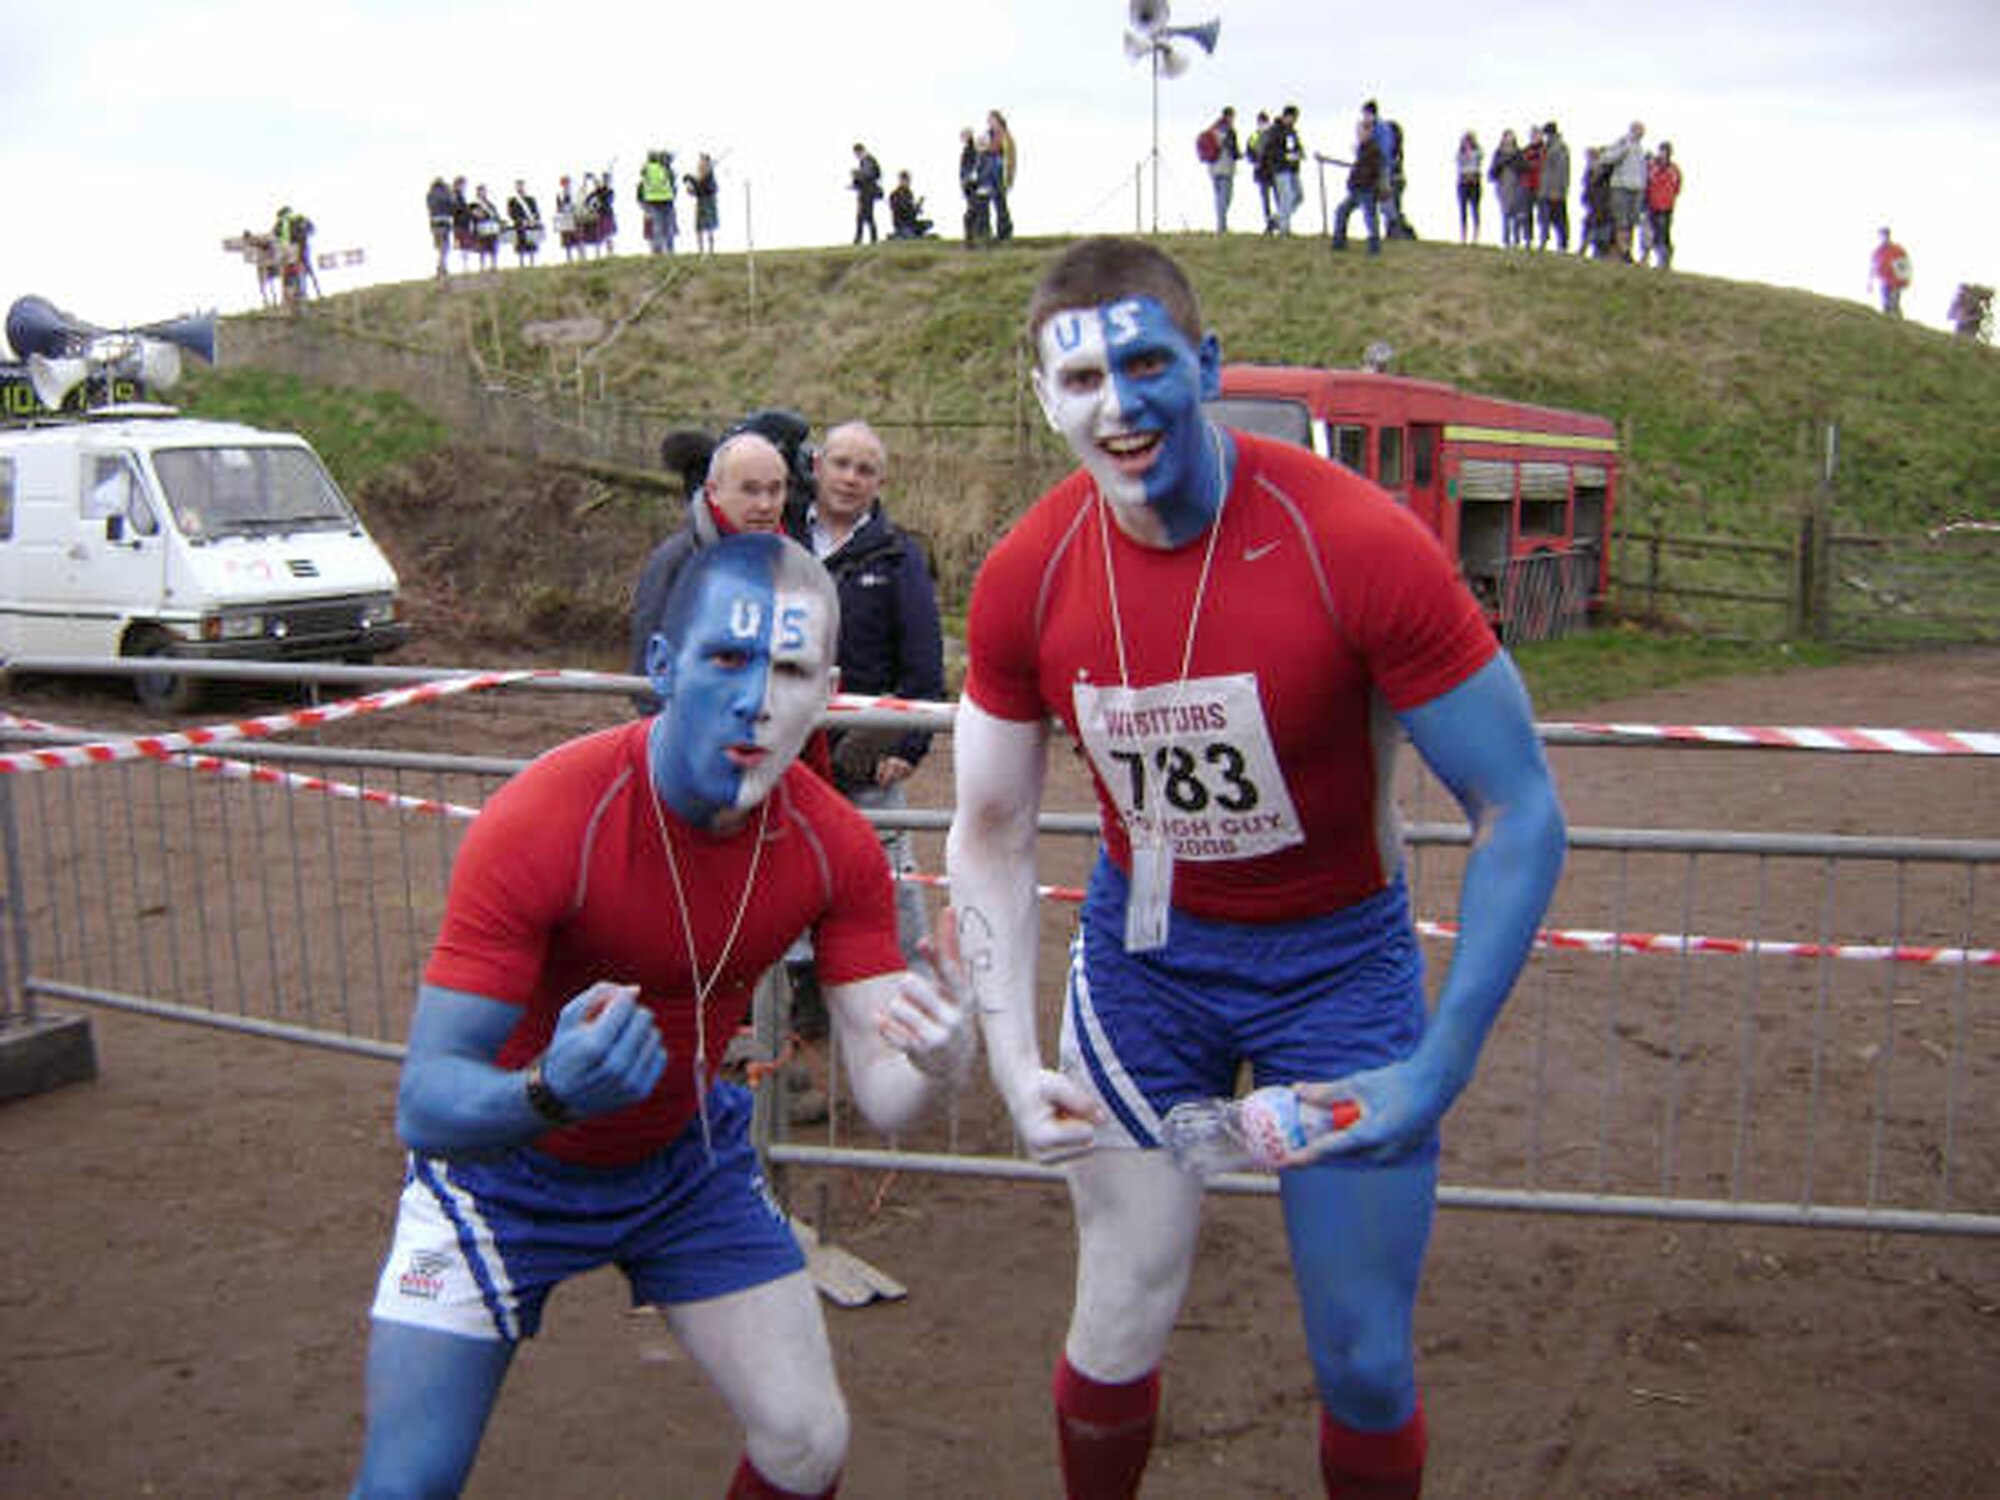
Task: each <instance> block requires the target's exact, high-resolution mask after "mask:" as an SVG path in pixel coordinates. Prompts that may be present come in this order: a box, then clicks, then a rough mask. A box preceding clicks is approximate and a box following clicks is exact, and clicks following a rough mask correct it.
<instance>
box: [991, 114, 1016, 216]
mask: <svg viewBox="0 0 2000 1500" xmlns="http://www.w3.org/2000/svg"><path fill="white" fill-rule="evenodd" d="M986 142H987V149H988V150H989V151H991V152H992V153H993V156H994V157H995V159H996V161H997V162H998V170H997V171H996V172H995V173H994V174H993V238H994V239H995V240H999V241H1006V240H1011V239H1012V238H1014V215H1013V213H1012V211H1011V210H1010V209H1009V208H1008V207H1007V200H1008V199H1009V198H1010V197H1012V196H1013V192H1014V169H1015V168H1016V167H1017V166H1019V165H1020V162H1019V151H1018V149H1017V148H1016V146H1015V144H1014V132H1013V131H1012V130H1010V129H1009V128H1008V126H1007V117H1006V116H1005V115H1003V114H1001V113H1000V111H999V110H997V109H989V110H988V111H986Z"/></svg>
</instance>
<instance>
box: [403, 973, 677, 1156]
mask: <svg viewBox="0 0 2000 1500" xmlns="http://www.w3.org/2000/svg"><path fill="white" fill-rule="evenodd" d="M520 1019H521V1012H520V1008H519V1007H518V1006H513V1005H507V1004H504V1003H502V1002H501V1001H498V1000H490V999H488V998H486V997H485V996H484V995H474V994H469V993H467V992H466V991H464V990H448V989H444V988H441V987H439V986H437V985H430V984H427V985H425V986H424V987H423V988H422V989H421V990H420V991H418V995H417V1013H416V1016H415V1017H414V1018H413V1019H412V1020H411V1022H410V1040H409V1046H408V1050H407V1052H406V1055H405V1056H404V1059H403V1076H402V1082H401V1084H400V1086H399V1087H398V1090H397V1095H396V1132H397V1134H398V1135H400V1136H401V1137H402V1138H403V1141H404V1144H406V1145H407V1146H409V1148H410V1149H411V1150H413V1151H417V1152H421V1153H423V1154H425V1155H429V1156H451V1155H454V1154H457V1153H460V1152H471V1151H491V1150H495V1149H498V1148H501V1147H506V1146H518V1145H524V1144H526V1143H528V1142H530V1141H533V1140H535V1139H536V1138H537V1137H539V1136H542V1135H545V1134H547V1133H548V1131H549V1129H550V1124H549V1121H548V1120H546V1119H544V1118H543V1117H542V1115H541V1114H539V1113H538V1112H537V1111H536V1110H535V1108H534V1107H533V1106H532V1105H531V1104H529V1103H528V1094H527V1080H526V1077H525V1074H524V1073H522V1072H519V1071H516V1070H514V1069H511V1068H501V1067H498V1066H496V1065H495V1064H494V1062H493V1059H494V1057H495V1056H496V1055H497V1054H498V1053H499V1051H500V1047H501V1044H502V1043H504V1042H505V1041H506V1040H507V1038H508V1036H509V1035H511V1034H512V1033H513V1030H514V1027H515V1026H516V1025H517V1024H518V1023H519V1021H520ZM666 1065H667V1053H666V1047H665V1045H664V1044H663V1043H662V1042H661V1041H660V1032H659V1027H658V1026H657V1025H656V1024H655V1023H654V1021H653V1013H652V1012H651V1011H650V1010H648V1009H647V1008H646V1007H645V1006H643V1005H641V1004H639V1002H638V991H637V990H636V989H635V988H633V987H631V986H629V985H612V984H594V985H592V986H591V987H590V988H589V989H587V990H585V991H583V993H582V994H580V995H578V996H576V997H575V998H574V999H572V1000H571V1001H570V1002H569V1003H568V1004H567V1005H565V1006H564V1007H563V1009H562V1014H561V1016H560V1017H558V1018H557V1021H556V1030H555V1035H554V1036H553V1037H552V1038H551V1039H550V1041H549V1045H548V1050H547V1051H546V1052H544V1053H543V1054H542V1076H543V1078H544V1080H545V1081H546V1082H547V1083H548V1086H549V1088H550V1089H551V1090H553V1091H554V1093H555V1095H556V1097H557V1098H558V1099H560V1100H561V1101H562V1103H563V1104H564V1106H565V1107H566V1108H567V1109H568V1110H569V1112H570V1114H571V1116H572V1118H575V1119H583V1118H585V1117H587V1116H590V1115H595V1114H602V1113H604V1112H605V1111H607V1110H613V1109H622V1108H624V1107H625V1106H626V1105H629V1104H636V1103H637V1102H638V1101H640V1100H641V1099H644V1098H645V1097H646V1096H647V1095H648V1094H650V1093H651V1092H652V1091H653V1087H654V1085H655V1084H657V1083H658V1082H659V1081H660V1075H661V1074H662V1073H663V1072H664V1071H665V1070H666Z"/></svg>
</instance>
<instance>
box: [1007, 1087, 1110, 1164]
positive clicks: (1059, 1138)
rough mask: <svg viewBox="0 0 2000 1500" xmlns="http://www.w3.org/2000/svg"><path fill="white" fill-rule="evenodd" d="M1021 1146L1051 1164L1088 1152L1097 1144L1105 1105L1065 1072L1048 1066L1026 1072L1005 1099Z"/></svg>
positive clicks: (1030, 1153) (1037, 1159)
mask: <svg viewBox="0 0 2000 1500" xmlns="http://www.w3.org/2000/svg"><path fill="white" fill-rule="evenodd" d="M1007 1110H1008V1112H1009V1113H1010V1114H1012V1115H1013V1117H1014V1129H1015V1130H1016V1131H1017V1132H1018V1133H1019V1134H1020V1137H1021V1145H1022V1147H1023V1148H1024V1149H1025V1150H1026V1151H1027V1153H1028V1155H1030V1156H1032V1157H1033V1158H1034V1159H1035V1160H1036V1161H1039V1162H1044V1163H1049V1164H1053V1163H1056V1162H1063V1161H1070V1160H1073V1159H1074V1158H1076V1157H1079V1156H1083V1155H1085V1154H1087V1153H1088V1152H1089V1151H1090V1150H1091V1149H1092V1147H1094V1146H1095V1145H1096V1143H1097V1127H1098V1126H1099V1125H1101V1124H1103V1123H1104V1119H1105V1114H1104V1106H1103V1104H1101V1103H1100V1102H1098V1099H1097V1097H1096V1096H1095V1095H1093V1094H1092V1093H1091V1092H1090V1090H1089V1089H1087V1088H1085V1087H1084V1086H1083V1085H1082V1084H1080V1083H1078V1082H1077V1081H1076V1080H1075V1079H1074V1078H1071V1077H1070V1076H1069V1075H1068V1074H1067V1073H1057V1072H1052V1071H1051V1070H1049V1069H1047V1068H1041V1069H1038V1070H1036V1071H1035V1072H1034V1073H1033V1074H1031V1075H1029V1077H1028V1079H1027V1081H1026V1083H1025V1085H1024V1086H1023V1087H1021V1088H1019V1089H1017V1090H1015V1091H1014V1092H1013V1093H1011V1094H1010V1095H1009V1096H1008V1098H1007Z"/></svg>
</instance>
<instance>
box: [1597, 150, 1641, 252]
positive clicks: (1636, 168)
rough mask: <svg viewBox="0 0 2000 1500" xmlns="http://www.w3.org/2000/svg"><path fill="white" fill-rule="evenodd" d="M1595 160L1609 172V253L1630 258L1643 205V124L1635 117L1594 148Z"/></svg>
mask: <svg viewBox="0 0 2000 1500" xmlns="http://www.w3.org/2000/svg"><path fill="white" fill-rule="evenodd" d="M1597 162H1598V165H1599V166H1601V167H1604V168H1606V169H1607V170H1608V171H1609V172H1610V174H1611V177H1610V184H1609V186H1610V206H1611V253H1612V255H1614V256H1616V257H1617V258H1618V259H1619V260H1624V261H1629V260H1631V259H1632V236H1633V231H1634V230H1635V229H1637V227H1638V225H1639V220H1640V215H1641V214H1642V213H1643V212H1644V210H1645V206H1646V127H1645V125H1644V124H1643V123H1642V122H1640V121H1638V120H1634V121H1633V122H1632V124H1631V126H1630V128H1629V129H1627V130H1626V132H1625V133H1624V134H1623V135H1622V136H1620V137H1619V138H1618V139H1617V140H1615V141H1613V142H1612V143H1611V144H1610V145H1608V146H1600V147H1598V148H1597Z"/></svg>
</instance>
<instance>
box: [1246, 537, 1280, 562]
mask: <svg viewBox="0 0 2000 1500" xmlns="http://www.w3.org/2000/svg"><path fill="white" fill-rule="evenodd" d="M1277 550H1278V544H1277V543H1276V542H1259V543H1258V544H1257V545H1256V546H1254V547H1245V548H1244V549H1243V560H1244V561H1245V562H1255V561H1256V560H1257V559H1258V558H1260V557H1263V556H1265V555H1266V554H1267V553H1271V552H1275V551H1277Z"/></svg>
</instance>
